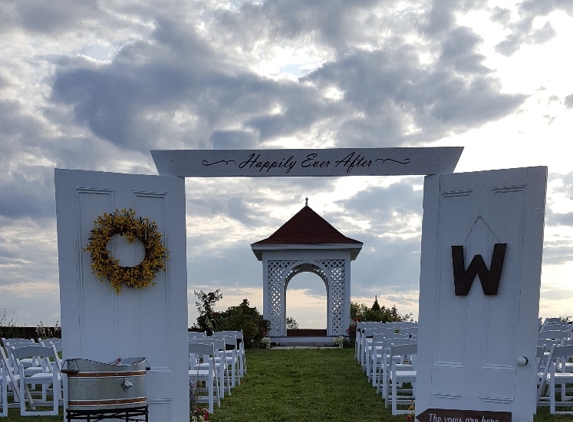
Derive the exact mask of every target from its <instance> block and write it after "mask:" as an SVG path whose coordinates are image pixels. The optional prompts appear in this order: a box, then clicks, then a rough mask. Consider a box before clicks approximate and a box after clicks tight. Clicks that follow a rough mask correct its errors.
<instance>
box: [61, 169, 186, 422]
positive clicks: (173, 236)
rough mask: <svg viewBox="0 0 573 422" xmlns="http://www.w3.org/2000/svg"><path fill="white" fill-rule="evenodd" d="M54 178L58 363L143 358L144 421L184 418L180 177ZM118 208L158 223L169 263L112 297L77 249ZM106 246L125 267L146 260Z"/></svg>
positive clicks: (130, 249) (137, 251)
mask: <svg viewBox="0 0 573 422" xmlns="http://www.w3.org/2000/svg"><path fill="white" fill-rule="evenodd" d="M55 180H56V211H57V222H58V258H59V268H60V302H61V318H62V341H63V353H64V356H63V357H64V359H68V358H86V359H93V360H97V361H102V362H111V361H113V360H114V359H116V358H118V357H135V356H143V357H146V358H147V360H148V362H149V365H150V367H151V370H150V371H148V373H147V376H146V384H147V398H148V402H149V409H150V420H163V421H181V420H186V419H188V418H189V398H188V374H187V356H188V352H187V279H186V256H185V255H186V251H185V247H186V234H185V233H186V230H185V189H184V188H185V184H184V179H181V178H175V177H159V176H147V175H127V174H114V173H102V172H92V171H75V170H60V169H57V170H56V172H55ZM123 208H132V209H134V210H135V211H136V213H137V216H140V217H147V218H149V220H150V221H154V222H155V223H156V224H157V227H158V231H159V232H160V233H161V234H162V236H163V243H164V245H165V246H166V247H167V250H168V252H169V258H168V260H167V263H166V264H167V268H166V270H165V271H160V272H158V273H157V274H156V276H155V279H154V281H155V285H152V286H148V287H146V288H144V289H131V288H128V287H125V286H124V287H123V289H122V291H121V292H120V293H119V294H116V293H115V292H114V290H113V289H112V287H111V284H110V283H109V281H108V280H104V281H103V282H102V281H100V280H99V279H98V278H97V277H96V276H95V275H94V274H93V272H92V268H91V259H90V254H89V252H86V251H83V248H85V247H86V245H87V244H88V241H89V233H90V231H91V230H92V228H93V227H94V220H96V219H97V217H98V216H100V215H102V214H103V213H104V212H105V213H111V212H113V211H114V210H116V209H123ZM108 247H109V248H110V249H111V251H112V254H113V255H114V257H116V258H119V259H124V258H125V259H126V261H127V262H133V263H137V262H140V261H141V260H142V259H143V258H144V251H143V248H142V247H139V248H138V247H136V246H134V245H133V244H131V245H130V244H129V243H127V242H126V241H125V240H123V239H122V238H121V237H118V236H114V238H112V240H110V242H109V243H108ZM122 262H123V260H122Z"/></svg>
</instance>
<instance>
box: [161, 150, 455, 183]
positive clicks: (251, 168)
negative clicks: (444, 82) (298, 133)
mask: <svg viewBox="0 0 573 422" xmlns="http://www.w3.org/2000/svg"><path fill="white" fill-rule="evenodd" d="M462 151H463V147H437V148H338V149H304V150H303V149H268V150H155V151H151V155H152V156H153V160H154V161H155V166H156V167H157V171H158V172H159V174H161V175H165V176H180V177H189V176H194V177H270V176H273V177H300V176H314V177H317V176H318V177H320V176H384V175H414V174H420V175H426V174H441V173H451V172H453V171H454V169H455V167H456V164H457V162H458V160H459V158H460V155H461V153H462Z"/></svg>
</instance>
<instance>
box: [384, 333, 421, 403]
mask: <svg viewBox="0 0 573 422" xmlns="http://www.w3.org/2000/svg"><path fill="white" fill-rule="evenodd" d="M403 344H416V340H415V339H412V338H408V337H397V336H390V337H388V338H387V339H385V340H384V343H383V349H382V350H383V352H382V353H381V356H380V357H381V359H382V362H381V364H380V376H379V381H378V384H377V387H376V392H378V393H381V394H382V398H383V399H384V406H385V407H389V406H390V402H391V400H390V381H391V380H390V372H391V371H392V362H398V363H402V361H403V356H401V355H392V351H391V350H390V348H391V346H392V345H394V346H400V345H403Z"/></svg>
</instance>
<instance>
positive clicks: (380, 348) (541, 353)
mask: <svg viewBox="0 0 573 422" xmlns="http://www.w3.org/2000/svg"><path fill="white" fill-rule="evenodd" d="M572 331H573V325H572V324H569V323H567V322H563V321H560V320H558V319H550V320H547V321H543V322H540V325H539V334H538V345H537V356H536V364H537V368H538V386H537V391H538V393H537V406H548V407H549V410H550V413H551V414H569V415H571V414H573V336H572ZM356 332H357V334H356V337H357V339H356V344H355V357H356V359H357V361H358V362H359V363H360V365H361V366H362V368H363V370H364V371H365V372H366V374H367V377H368V380H369V382H371V383H372V385H373V386H375V387H376V389H377V392H379V393H380V394H382V397H383V398H384V401H385V405H386V407H388V406H391V408H392V414H393V415H396V414H402V413H408V412H409V410H407V409H404V405H406V406H407V405H409V404H410V405H411V404H412V402H413V400H414V398H415V384H416V367H415V362H416V355H417V344H416V328H415V325H410V327H409V326H408V324H382V323H373V322H364V323H360V322H359V323H358V324H357V331H356ZM405 387H407V388H405Z"/></svg>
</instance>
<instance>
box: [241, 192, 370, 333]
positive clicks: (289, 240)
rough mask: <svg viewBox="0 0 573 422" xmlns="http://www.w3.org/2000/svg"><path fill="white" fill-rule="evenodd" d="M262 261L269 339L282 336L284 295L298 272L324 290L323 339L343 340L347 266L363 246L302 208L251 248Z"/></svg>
mask: <svg viewBox="0 0 573 422" xmlns="http://www.w3.org/2000/svg"><path fill="white" fill-rule="evenodd" d="M251 248H252V250H253V252H254V254H255V256H256V257H257V259H258V260H259V261H262V263H263V315H264V318H265V319H267V320H269V321H270V333H269V334H270V336H271V338H272V339H273V341H277V340H279V339H280V338H286V336H287V329H286V291H287V287H288V284H289V282H290V280H292V278H293V277H294V276H296V275H297V274H300V273H303V272H311V273H314V274H316V275H318V276H319V277H320V278H321V279H322V281H323V282H324V284H325V286H326V293H327V312H328V314H327V328H326V335H327V336H346V335H347V333H346V329H347V328H348V326H349V324H350V263H351V261H353V260H355V259H356V257H357V256H358V254H359V253H360V250H361V249H362V242H359V241H358V240H354V239H351V238H349V237H346V236H344V235H343V234H342V233H340V232H339V231H338V230H337V229H336V228H334V227H333V226H332V225H331V224H330V223H328V222H327V221H326V220H325V219H324V218H322V217H321V216H320V215H318V214H317V213H316V212H315V211H314V210H313V209H312V208H310V207H309V206H308V198H307V199H306V201H305V206H304V207H303V208H302V209H301V210H300V211H299V212H298V213H296V214H295V215H294V216H293V217H292V218H291V219H290V220H288V221H287V222H286V223H284V224H283V225H282V226H281V227H280V228H279V229H278V230H277V231H275V232H274V233H273V234H272V235H270V236H269V237H268V238H266V239H263V240H260V241H258V242H255V243H253V244H251Z"/></svg>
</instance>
